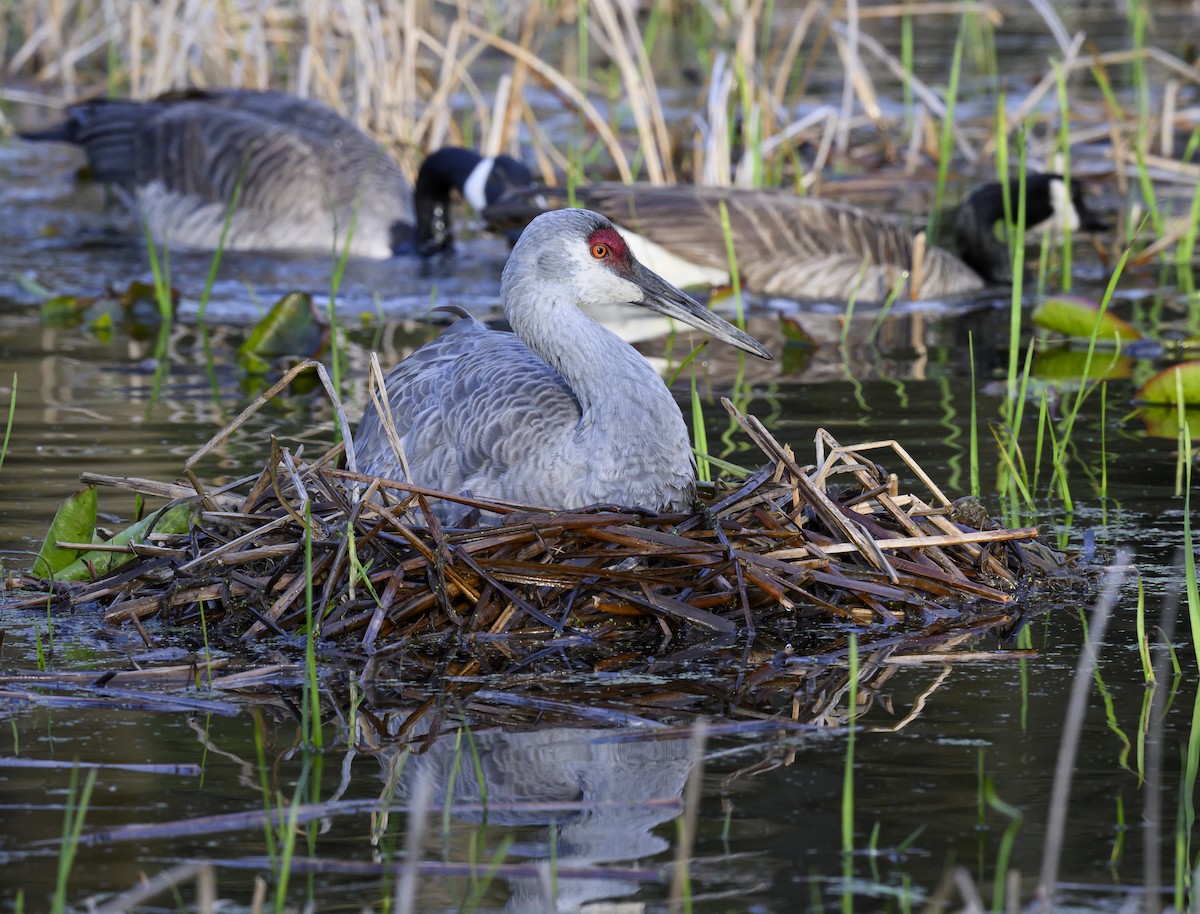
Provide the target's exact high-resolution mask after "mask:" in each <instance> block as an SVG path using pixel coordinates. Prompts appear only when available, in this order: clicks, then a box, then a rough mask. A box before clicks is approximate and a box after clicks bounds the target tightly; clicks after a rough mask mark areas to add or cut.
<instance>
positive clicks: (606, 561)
mask: <svg viewBox="0 0 1200 914" xmlns="http://www.w3.org/2000/svg"><path fill="white" fill-rule="evenodd" d="M727 406H728V404H727ZM729 408H730V409H731V412H733V414H734V415H735V417H736V418H737V420H738V421H739V423H740V424H741V426H742V428H743V429H744V431H745V432H746V433H747V434H748V435H749V436H750V438H751V439H752V440H753V441H754V442H755V444H757V445H758V447H759V448H760V449H761V450H762V452H763V454H764V455H765V457H766V463H765V464H764V465H763V466H762V467H761V468H760V469H758V470H757V471H756V472H753V473H751V474H750V475H749V476H748V477H746V478H745V479H744V480H742V481H741V482H740V483H739V484H736V485H733V486H728V485H721V486H717V487H714V488H713V489H712V491H710V492H708V493H706V494H704V495H703V496H702V504H701V505H700V506H699V507H698V509H697V511H696V512H695V513H692V514H675V515H652V514H646V513H642V512H636V511H630V510H622V509H612V510H605V509H592V510H586V511H579V512H546V511H530V510H528V509H521V508H519V507H517V506H513V505H508V504H504V503H499V502H490V501H485V500H480V499H468V498H463V497H461V496H455V495H451V494H448V493H436V492H432V491H429V490H424V489H420V488H418V487H415V486H410V485H406V484H404V483H400V482H389V481H384V480H375V479H373V478H371V477H364V476H361V475H358V474H355V473H351V472H348V471H346V470H341V469H338V468H337V467H336V466H335V465H334V460H333V458H334V457H335V456H336V454H337V451H336V450H335V451H331V452H330V453H329V454H326V455H324V456H323V457H322V458H321V459H318V460H315V461H312V462H305V461H303V460H301V459H299V458H296V457H294V456H293V455H292V454H291V453H290V452H289V451H287V450H286V449H283V448H280V447H279V446H278V445H276V446H275V447H274V448H273V450H272V454H271V456H270V459H269V460H268V462H267V464H266V466H265V467H264V468H263V469H262V471H261V473H259V474H257V476H254V477H247V478H246V479H243V480H240V481H239V482H237V483H234V484H232V485H229V486H226V487H224V488H221V489H219V490H212V489H209V488H207V487H205V486H203V485H202V484H200V483H199V481H198V480H197V479H196V477H195V476H194V475H193V474H190V473H189V475H190V478H191V485H182V484H178V483H172V484H164V483H160V482H154V481H151V480H140V479H130V478H114V477H100V476H87V477H85V481H86V482H93V483H99V484H103V485H108V486H114V487H117V488H121V489H124V490H131V491H135V492H140V493H143V494H152V495H158V496H167V497H172V498H175V499H176V500H179V501H184V502H187V503H189V504H191V505H193V506H194V516H193V520H192V523H191V525H190V527H189V528H188V531H187V532H186V533H185V534H180V535H171V536H164V537H153V536H152V537H149V538H148V539H149V540H150V541H149V542H144V543H132V544H129V545H128V546H127V547H125V548H127V549H128V551H129V553H130V558H129V560H128V561H127V562H125V564H123V565H121V566H120V567H118V568H117V569H116V570H114V571H112V572H111V573H109V574H107V575H105V576H103V577H100V578H98V579H96V580H92V581H88V582H83V583H69V584H68V583H61V582H59V583H54V584H52V585H44V584H43V586H49V587H50V588H51V590H52V591H53V594H54V596H55V598H56V599H57V600H59V601H60V602H61V603H69V604H71V605H73V606H76V607H79V606H83V605H93V604H94V605H99V606H101V607H102V608H103V611H104V616H105V620H106V621H107V622H109V623H112V624H130V625H136V626H138V627H139V629H141V628H142V626H143V622H144V620H147V619H150V618H154V619H157V620H159V621H160V622H161V623H163V624H167V625H170V626H173V627H174V630H176V631H178V630H180V628H182V629H183V630H185V631H186V630H192V631H194V632H195V633H196V636H197V637H199V633H200V631H201V626H202V625H203V626H204V627H205V637H206V638H207V639H209V640H210V641H216V642H217V643H221V639H222V638H225V639H241V640H243V641H256V640H261V639H269V638H275V639H276V640H278V641H280V642H281V643H283V644H287V643H288V642H289V641H296V640H297V639H298V637H299V636H303V635H304V634H305V633H306V632H307V631H308V627H309V620H310V619H312V620H313V627H314V628H315V630H316V632H317V635H318V639H319V644H320V645H322V649H323V650H326V651H327V652H328V653H330V654H332V655H337V656H340V657H341V658H343V659H347V658H348V659H349V661H350V662H351V663H352V664H353V666H354V667H356V668H357V669H358V670H359V671H360V673H361V674H362V675H363V676H364V678H365V679H369V680H370V681H371V682H372V683H375V684H378V683H380V682H387V683H390V684H391V685H393V686H395V687H396V688H398V689H400V690H401V693H405V692H406V690H407V692H408V694H409V697H424V696H427V695H428V694H429V691H428V690H429V689H430V687H431V686H438V687H440V688H444V687H445V686H446V684H451V686H452V688H451V689H450V692H451V693H454V694H455V695H457V696H458V697H457V698H456V700H459V699H461V697H462V696H463V694H464V693H465V692H466V693H472V695H473V697H472V699H471V700H472V702H473V703H474V705H475V706H476V709H478V707H479V706H480V703H481V702H482V703H483V704H484V705H488V704H490V705H492V706H493V707H500V706H505V707H508V708H510V709H513V708H516V709H518V710H522V711H525V712H530V713H533V714H534V715H544V714H546V713H548V712H554V711H559V710H562V708H559V707H558V706H557V705H556V703H555V702H554V701H553V700H550V699H544V700H543V699H538V700H534V698H532V697H531V696H532V695H533V694H535V693H537V694H542V695H543V696H544V695H546V694H548V692H547V689H548V686H547V683H548V682H549V681H551V680H553V681H554V682H556V683H557V684H558V685H559V686H561V685H562V684H563V683H565V682H569V681H571V676H572V674H580V675H585V676H593V677H594V676H597V675H599V676H601V677H602V679H603V683H604V688H603V689H602V690H601V691H600V692H596V691H594V690H592V689H591V688H590V687H589V694H590V695H591V697H592V699H594V700H595V701H593V702H589V703H588V710H587V714H586V716H588V717H592V718H595V717H596V716H597V715H598V714H599V715H601V716H603V715H604V714H605V713H606V712H604V711H603V710H602V708H603V705H604V704H606V703H607V704H608V706H609V707H610V708H616V707H625V708H627V707H628V705H629V704H630V703H633V704H635V705H636V706H637V707H638V708H639V709H640V711H641V712H645V711H646V709H648V708H654V709H657V710H659V711H662V710H665V709H668V708H669V709H673V710H676V711H682V710H685V709H697V710H698V709H701V708H711V707H712V706H713V704H714V703H716V704H718V705H720V706H721V707H723V708H724V709H725V710H726V711H728V710H729V709H731V708H735V707H743V708H745V709H746V710H753V711H754V712H755V713H762V712H765V711H778V710H780V708H781V707H783V706H784V705H785V704H786V703H787V702H791V703H792V704H793V715H794V716H795V715H796V709H795V705H796V702H797V701H799V698H798V696H799V695H801V694H802V693H803V692H804V688H802V686H803V684H804V683H805V682H806V681H808V682H809V685H810V686H811V685H812V684H813V683H816V682H818V681H819V679H820V678H819V677H817V678H811V679H810V677H811V674H813V673H814V672H816V671H819V670H822V669H826V668H828V667H830V666H831V664H833V665H837V662H838V661H844V660H845V658H846V656H847V650H848V638H849V635H850V634H854V635H855V636H856V638H857V643H858V646H859V649H861V650H863V651H864V652H871V655H872V656H874V657H876V658H879V657H883V656H888V657H892V658H896V657H898V656H899V655H925V656H930V655H931V656H933V657H934V658H936V657H937V656H938V655H939V652H944V651H945V650H947V649H948V647H950V646H952V645H955V644H957V643H959V642H961V641H962V640H963V639H964V636H969V635H971V634H974V633H977V632H981V631H989V630H995V629H997V628H1000V629H1005V628H1008V629H1011V628H1012V627H1014V624H1015V623H1016V622H1017V621H1019V619H1020V615H1021V611H1022V607H1023V606H1028V605H1029V604H1030V602H1031V601H1030V600H1029V599H1028V597H1030V595H1031V594H1034V593H1044V592H1045V590H1046V588H1067V589H1071V590H1076V589H1077V588H1078V587H1079V586H1080V585H1081V584H1086V581H1087V580H1088V575H1086V574H1083V573H1081V571H1080V570H1079V569H1076V568H1075V567H1074V563H1073V561H1072V560H1070V559H1068V558H1067V557H1065V556H1063V555H1061V554H1059V553H1056V552H1054V551H1052V550H1050V549H1049V548H1047V547H1046V546H1045V545H1043V544H1042V543H1040V542H1039V541H1038V539H1037V530H1036V529H1034V528H1025V529H1015V530H1014V529H1006V528H1003V527H1001V526H1000V525H998V524H995V523H993V522H992V521H991V520H990V519H989V518H988V517H987V514H986V512H984V511H983V510H982V508H981V506H980V505H979V504H978V502H975V501H973V500H970V499H960V500H959V501H957V502H953V501H951V500H950V499H948V498H947V497H946V496H945V495H944V494H943V492H942V491H941V489H940V488H939V487H938V486H937V485H936V484H935V483H934V482H933V480H931V479H930V478H929V477H928V475H927V474H926V473H925V472H924V471H923V470H922V469H921V468H920V466H919V465H918V464H917V463H916V462H915V461H914V460H913V459H912V458H911V457H910V456H909V455H908V454H907V453H906V452H905V451H904V449H903V448H902V447H901V446H900V445H899V444H898V443H896V442H894V441H878V442H871V443H867V444H861V445H857V446H851V447H844V446H842V445H840V444H839V443H838V442H837V441H835V440H834V439H833V437H832V436H831V435H829V433H828V432H826V431H823V430H822V431H819V432H818V433H817V436H816V452H815V459H814V461H813V463H812V464H811V465H808V466H800V465H799V463H798V462H797V460H796V459H795V457H794V456H793V454H792V452H791V450H790V449H789V448H786V447H784V446H782V445H780V444H779V442H777V441H776V440H775V439H774V438H773V437H772V436H771V435H770V433H768V432H767V430H766V429H765V428H764V427H763V426H762V425H761V424H760V423H759V422H758V421H757V420H755V419H753V418H745V417H743V416H741V415H740V414H738V413H737V412H736V410H733V408H732V407H729ZM877 459H880V460H882V459H886V460H887V461H898V462H899V463H900V464H903V465H904V466H905V467H906V468H907V470H908V471H909V472H910V473H911V475H912V477H914V478H915V479H916V480H918V481H919V482H920V488H922V489H923V494H913V493H907V494H904V493H902V492H901V491H900V486H899V480H898V477H897V476H896V475H895V474H894V473H891V472H889V471H888V470H887V469H885V468H884V467H883V466H881V465H880V463H878V462H876V461H877ZM364 490H365V491H364ZM376 492H378V493H379V495H378V496H377V497H376V496H375V493H376ZM365 496H369V497H365ZM438 498H449V499H453V500H456V501H460V502H462V501H467V502H470V503H471V504H473V505H475V506H476V507H478V508H479V509H480V510H481V511H486V512H490V516H495V517H498V518H499V520H498V522H497V523H495V524H494V525H490V526H479V527H476V528H473V529H456V530H449V529H442V528H441V527H440V526H439V525H438V524H437V522H436V520H435V519H434V517H433V515H432V513H431V512H430V505H431V504H433V503H434V502H435V500H436V499H438ZM485 516H488V515H485ZM23 583H24V584H26V585H30V584H32V583H33V582H32V581H31V580H26V581H24V582H23ZM41 600H42V601H43V602H44V600H45V597H42V598H41ZM880 652H882V653H880ZM941 656H942V657H948V655H946V654H945V653H942V654H941ZM699 670H702V671H703V675H699V676H698V675H697V671H699ZM633 673H638V674H653V675H652V676H650V678H649V679H640V678H639V677H638V676H634V675H631V674H633ZM551 674H552V675H551ZM821 681H823V680H821ZM664 683H669V685H670V687H669V688H664ZM593 685H594V682H593ZM497 686H500V687H501V688H500V689H499V690H498V689H497ZM484 687H486V690H485V691H481V689H484ZM824 689H825V686H824V685H823V686H822V687H821V690H822V691H823V690H824ZM810 691H811V690H810ZM601 693H602V695H601ZM522 694H523V695H524V697H523V698H514V696H516V695H522ZM601 697H603V701H599V700H598V699H600V698H601ZM809 697H810V699H811V701H812V702H815V706H814V708H811V709H810V710H817V709H818V708H819V705H820V703H821V700H822V699H821V698H820V696H819V695H816V694H810V696H809ZM613 713H617V712H616V711H613ZM621 713H624V712H621ZM806 716H807V717H811V716H812V715H811V714H809V715H806Z"/></svg>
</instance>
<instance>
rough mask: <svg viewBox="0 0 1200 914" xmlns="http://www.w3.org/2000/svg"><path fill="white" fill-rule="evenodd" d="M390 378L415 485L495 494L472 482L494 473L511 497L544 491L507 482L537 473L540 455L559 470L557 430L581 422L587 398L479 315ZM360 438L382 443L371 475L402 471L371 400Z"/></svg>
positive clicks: (371, 460) (366, 462) (365, 466)
mask: <svg viewBox="0 0 1200 914" xmlns="http://www.w3.org/2000/svg"><path fill="white" fill-rule="evenodd" d="M385 383H386V387H387V389H388V391H389V393H390V398H389V407H390V409H391V413H392V419H393V421H394V423H395V426H396V431H397V433H398V435H399V437H400V439H401V441H402V443H403V446H404V451H405V456H406V457H407V459H408V464H409V467H410V469H411V470H412V475H413V479H412V482H414V483H416V484H418V485H426V486H431V487H434V488H443V489H446V490H448V491H455V492H457V491H464V490H469V491H474V492H475V494H477V495H487V494H489V493H487V492H480V491H475V490H474V489H473V488H472V486H474V485H477V484H478V481H479V480H484V479H486V480H488V481H490V482H491V483H492V484H493V485H497V481H500V484H499V485H497V488H498V490H501V491H505V492H507V493H508V494H509V497H512V498H518V499H523V498H528V500H529V502H530V503H536V502H537V498H536V497H535V496H536V493H532V494H525V493H522V492H521V491H520V490H519V489H518V488H515V487H514V486H511V485H505V484H504V482H503V481H504V480H505V479H506V478H507V477H508V476H509V474H510V473H511V472H512V471H513V470H514V469H519V470H520V473H519V475H520V477H521V478H523V479H530V480H536V479H537V478H538V475H539V474H538V466H537V464H538V463H539V462H541V463H545V464H546V466H545V467H543V469H546V470H548V469H550V467H551V465H552V464H553V463H554V460H555V449H554V447H553V435H554V434H561V430H562V429H564V428H566V429H571V428H573V427H574V426H575V425H576V424H577V423H578V421H579V417H580V408H579V404H578V402H577V401H576V400H575V397H574V396H573V395H572V394H571V392H570V389H569V388H568V387H567V385H566V383H565V382H564V381H563V379H562V378H561V377H560V376H559V375H558V374H557V372H555V371H554V370H553V369H551V368H550V367H549V366H547V365H546V364H545V363H544V362H542V361H541V360H540V359H538V358H537V357H536V356H535V355H534V354H533V353H532V352H530V351H529V349H528V348H527V347H526V346H525V344H524V343H522V342H521V341H520V340H519V339H518V338H517V337H516V336H515V335H514V334H511V333H498V332H496V331H493V330H489V329H487V328H486V327H484V326H483V325H482V324H480V323H479V322H478V321H475V320H474V319H469V320H460V321H458V322H457V323H455V324H453V325H452V326H451V327H449V328H448V329H447V330H446V331H445V332H444V333H443V334H442V335H441V336H440V337H438V338H437V339H436V340H434V341H433V342H431V343H428V344H426V345H425V346H423V347H422V348H420V349H418V350H417V351H416V352H415V353H413V354H412V355H411V356H409V357H408V358H407V359H405V360H404V361H403V362H401V363H400V364H399V365H398V366H397V367H396V368H395V369H393V370H392V372H391V373H390V374H389V375H388V377H387V379H386V382H385ZM556 430H558V431H556ZM357 441H363V442H370V443H371V444H372V445H375V447H374V450H373V451H371V452H369V453H360V454H359V455H358V456H359V464H360V469H362V471H363V472H365V473H370V474H372V475H379V476H384V477H389V478H402V473H401V471H400V467H399V464H398V462H397V460H396V457H395V455H394V454H393V453H392V451H391V448H390V447H389V446H388V444H387V439H386V435H385V434H384V433H383V429H382V427H381V421H380V418H379V416H378V414H377V413H376V412H375V410H374V409H373V408H371V407H368V409H367V412H366V414H365V415H364V416H363V419H362V423H361V424H360V425H359V430H358V434H357V435H356V442H357ZM534 442H536V443H537V447H536V448H535V447H532V446H531V445H532V444H533V443H534ZM514 485H515V484H514Z"/></svg>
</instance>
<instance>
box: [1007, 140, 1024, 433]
mask: <svg viewBox="0 0 1200 914" xmlns="http://www.w3.org/2000/svg"><path fill="white" fill-rule="evenodd" d="M1025 152H1026V145H1025V126H1024V125H1023V124H1022V125H1021V131H1020V145H1019V155H1018V166H1017V199H1016V201H1015V202H1016V219H1014V220H1013V221H1012V222H1010V223H1009V225H1010V226H1011V234H1010V240H1009V245H1010V250H1011V252H1012V297H1011V299H1010V300H1009V311H1008V385H1007V387H1006V388H1005V389H1006V390H1007V392H1008V395H1007V399H1006V402H1005V404H1004V407H1005V412H1006V414H1007V416H1008V417H1009V418H1010V419H1011V418H1012V417H1013V416H1014V413H1016V412H1018V411H1019V410H1020V406H1021V404H1020V401H1019V400H1018V399H1017V359H1018V353H1020V351H1021V346H1020V343H1021V297H1022V293H1023V292H1024V288H1023V287H1024V284H1025V204H1026V200H1025ZM1002 183H1007V181H1002Z"/></svg>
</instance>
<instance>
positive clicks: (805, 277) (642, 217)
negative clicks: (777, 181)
mask: <svg viewBox="0 0 1200 914" xmlns="http://www.w3.org/2000/svg"><path fill="white" fill-rule="evenodd" d="M541 193H542V194H543V196H547V197H553V198H556V199H561V198H563V197H564V196H565V194H566V191H565V190H561V189H543V190H542V191H541ZM575 195H576V198H577V199H578V200H579V201H580V202H581V203H582V204H584V205H586V206H589V207H591V208H593V209H596V210H599V211H600V212H602V213H604V214H605V215H606V216H608V217H609V218H610V219H612V220H613V221H614V222H616V223H618V224H619V225H621V226H622V227H625V228H628V229H630V230H631V231H634V232H636V233H637V234H639V235H642V236H643V237H645V238H647V239H649V240H651V241H653V242H654V243H655V244H657V245H659V246H661V247H662V248H664V249H666V250H667V251H668V252H670V253H671V254H674V255H675V256H677V257H681V258H683V259H685V260H687V261H689V262H691V263H695V264H699V265H702V266H705V267H711V268H713V269H717V270H727V269H728V267H729V260H728V254H727V250H726V245H725V235H724V231H723V229H722V220H721V203H722V202H724V204H725V207H726V211H727V212H728V215H729V230H730V234H731V236H732V238H733V247H734V252H735V254H736V257H737V265H738V270H739V272H740V274H741V277H742V283H743V285H744V286H745V287H746V288H747V289H749V290H751V291H753V292H756V293H759V294H764V295H781V296H787V297H790V298H814V297H820V298H825V297H830V298H847V297H849V296H850V295H851V294H852V293H855V292H856V290H857V292H856V294H857V295H858V296H859V297H861V298H864V299H875V300H879V299H883V298H886V297H887V295H888V294H889V292H890V291H891V289H892V288H893V287H894V286H895V284H896V283H897V282H898V281H900V279H901V274H902V273H903V272H904V271H906V270H910V269H911V266H912V256H913V237H912V234H911V233H910V232H909V230H908V229H907V228H906V227H904V226H903V225H901V224H900V223H899V222H897V221H895V220H894V219H892V218H890V217H888V216H885V215H881V214H878V213H872V212H868V211H866V210H862V209H859V208H857V207H854V206H850V205H848V204H843V203H838V202H835V201H831V200H823V199H818V198H813V197H801V196H797V195H796V194H793V193H791V192H790V191H785V190H773V189H755V190H752V189H742V188H721V187H696V186H691V185H649V184H632V185H631V184H618V183H600V184H593V185H589V186H585V187H580V188H576V191H575ZM531 209H533V203H532V195H531V194H529V193H527V192H526V193H523V194H521V195H518V196H516V197H514V198H513V199H511V200H508V201H505V202H503V203H502V204H501V205H500V206H498V207H497V208H496V210H495V218H496V219H506V220H508V221H509V222H510V223H511V222H515V221H519V219H520V218H521V215H522V213H523V212H527V211H529V210H531ZM492 213H493V210H492V209H490V208H489V210H488V212H487V216H488V218H489V220H491V219H492V218H493V217H492ZM924 274H925V281H924V282H923V284H922V286H921V293H920V294H921V296H922V297H924V298H927V297H933V296H943V295H953V294H960V293H963V292H969V291H973V290H976V289H979V288H982V286H983V283H982V281H981V280H980V278H979V277H978V276H977V275H976V274H975V273H974V271H972V270H971V269H970V268H969V267H967V266H966V264H964V263H962V262H961V261H960V260H959V259H958V258H957V257H955V256H954V255H953V254H951V253H949V252H948V251H944V250H942V249H940V248H934V247H930V248H927V249H926V254H925V261H924Z"/></svg>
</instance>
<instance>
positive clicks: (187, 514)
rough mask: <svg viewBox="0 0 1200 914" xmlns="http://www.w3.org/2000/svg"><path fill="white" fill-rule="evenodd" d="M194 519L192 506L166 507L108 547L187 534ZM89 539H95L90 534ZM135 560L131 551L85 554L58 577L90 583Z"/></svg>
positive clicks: (133, 525)
mask: <svg viewBox="0 0 1200 914" xmlns="http://www.w3.org/2000/svg"><path fill="white" fill-rule="evenodd" d="M93 495H94V493H93ZM55 520H57V518H55ZM191 520H192V506H191V505H175V506H174V507H173V508H169V509H168V508H164V509H162V510H160V511H155V512H154V513H153V514H151V515H150V516H149V517H144V518H142V519H141V520H140V521H138V522H137V523H136V524H130V525H129V526H128V527H126V528H125V529H124V530H122V531H121V532H120V533H118V534H117V535H116V536H114V537H112V539H110V540H108V541H107V543H106V545H110V546H126V545H128V544H129V543H131V542H137V541H139V540H144V539H145V538H146V537H148V536H149V535H150V534H151V533H186V532H187V528H188V524H189V523H191ZM93 522H94V521H93ZM88 536H89V537H90V536H91V532H90V531H89V533H88ZM132 558H133V555H132V554H130V553H128V552H107V551H105V552H101V551H94V552H85V553H84V554H83V555H81V556H79V558H77V559H75V561H73V562H72V563H71V564H69V565H67V566H66V567H65V568H63V569H62V570H61V571H60V572H58V574H56V575H55V576H54V577H55V580H59V581H88V580H91V579H92V577H93V576H94V575H95V576H98V575H102V574H104V573H106V572H108V571H111V570H112V569H114V568H119V567H120V566H121V565H124V564H125V563H126V562H128V561H129V560H130V559H132Z"/></svg>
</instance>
